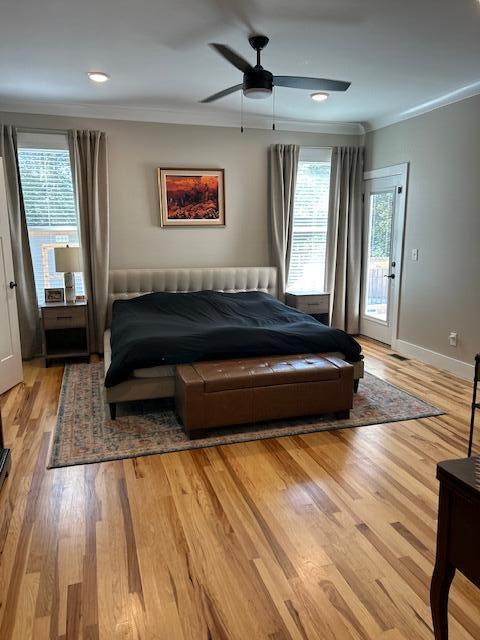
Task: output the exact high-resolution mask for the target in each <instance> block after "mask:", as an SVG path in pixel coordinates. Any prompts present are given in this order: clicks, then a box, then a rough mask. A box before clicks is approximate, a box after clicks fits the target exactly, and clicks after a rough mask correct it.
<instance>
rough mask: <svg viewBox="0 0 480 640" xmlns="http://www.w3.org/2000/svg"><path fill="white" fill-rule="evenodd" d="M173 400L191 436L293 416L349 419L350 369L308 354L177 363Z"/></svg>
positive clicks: (351, 371)
mask: <svg viewBox="0 0 480 640" xmlns="http://www.w3.org/2000/svg"><path fill="white" fill-rule="evenodd" d="M175 400H176V407H177V412H178V414H179V416H180V419H181V420H182V422H183V425H184V427H185V430H186V431H187V432H188V434H189V435H190V436H191V437H199V436H201V435H202V434H203V433H204V432H205V431H208V429H213V428H215V427H224V426H228V425H234V424H243V423H249V422H261V421H263V420H275V419H280V418H292V417H295V416H304V415H312V414H320V413H334V414H335V415H336V417H337V418H348V416H349V412H350V409H351V408H352V406H353V366H352V365H351V364H349V363H347V362H345V361H343V360H340V358H335V357H333V356H325V357H322V356H318V355H313V354H303V355H295V356H272V357H264V358H245V359H241V360H218V361H212V362H197V363H193V364H183V365H177V368H176V378H175Z"/></svg>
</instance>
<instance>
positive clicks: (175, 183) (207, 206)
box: [157, 168, 225, 227]
mask: <svg viewBox="0 0 480 640" xmlns="http://www.w3.org/2000/svg"><path fill="white" fill-rule="evenodd" d="M157 176H158V189H159V196H160V222H161V226H162V227H224V226H225V171H224V169H182V168H175V169H164V168H158V169H157Z"/></svg>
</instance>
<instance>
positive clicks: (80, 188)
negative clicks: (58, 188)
mask: <svg viewBox="0 0 480 640" xmlns="http://www.w3.org/2000/svg"><path fill="white" fill-rule="evenodd" d="M68 143H69V148H70V159H71V163H72V174H73V183H74V186H75V197H76V200H77V210H78V215H79V222H80V237H81V246H82V257H83V277H84V282H85V292H86V295H87V300H88V316H89V318H88V319H89V333H90V350H91V351H92V352H98V353H103V333H104V331H105V324H106V317H107V299H108V271H109V244H110V222H109V204H108V167H107V143H106V136H105V133H104V132H102V131H77V130H71V131H69V132H68Z"/></svg>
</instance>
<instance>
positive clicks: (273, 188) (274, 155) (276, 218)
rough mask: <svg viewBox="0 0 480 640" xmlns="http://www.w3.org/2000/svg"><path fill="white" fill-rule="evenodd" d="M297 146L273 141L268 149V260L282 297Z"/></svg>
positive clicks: (297, 153) (286, 267) (296, 162)
mask: <svg viewBox="0 0 480 640" xmlns="http://www.w3.org/2000/svg"><path fill="white" fill-rule="evenodd" d="M299 152H300V147H299V146H297V145H294V144H275V145H272V146H271V147H270V150H269V196H270V202H269V213H270V238H271V254H272V262H273V264H274V265H275V266H276V267H277V269H278V295H279V298H280V300H282V301H284V300H285V288H286V286H287V278H288V267H289V264H290V253H291V245H292V219H293V200H294V196H295V184H296V181H297V168H298V156H299Z"/></svg>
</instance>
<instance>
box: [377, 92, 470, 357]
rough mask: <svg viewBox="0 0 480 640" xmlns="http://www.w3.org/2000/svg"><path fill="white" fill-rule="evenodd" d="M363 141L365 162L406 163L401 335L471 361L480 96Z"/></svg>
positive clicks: (378, 163) (384, 130)
mask: <svg viewBox="0 0 480 640" xmlns="http://www.w3.org/2000/svg"><path fill="white" fill-rule="evenodd" d="M366 146H367V159H366V168H367V169H377V168H380V167H384V166H388V165H392V164H398V163H400V162H407V161H408V162H409V163H410V175H409V188H408V197H407V219H406V234H405V254H404V263H403V265H404V266H403V278H402V283H401V306H400V322H399V338H400V339H401V340H403V341H405V342H407V343H413V344H414V345H418V346H420V347H423V348H425V349H428V350H431V351H434V352H436V353H439V354H442V355H444V356H449V357H450V358H454V359H457V360H461V361H464V362H468V363H472V362H473V357H474V355H475V353H477V352H478V351H480V96H476V97H474V98H470V99H468V100H465V101H462V102H457V103H455V104H452V105H449V106H447V107H443V108H441V109H437V110H435V111H432V112H430V113H427V114H424V115H422V116H418V117H416V118H412V119H410V120H406V121H404V122H400V123H397V124H394V125H391V126H389V127H386V128H384V129H380V130H378V131H374V132H371V133H368V134H367V136H366ZM415 248H417V249H419V260H418V262H412V261H411V259H410V256H411V252H412V249H415ZM450 331H457V332H458V335H459V341H458V346H457V347H451V346H449V344H448V334H449V332H450ZM417 355H418V354H417ZM424 356H426V357H427V358H428V357H429V354H424ZM438 364H441V362H440V361H438ZM443 364H445V366H447V365H448V364H449V363H448V361H447V360H445V361H444V362H443ZM450 364H452V363H450ZM450 368H451V367H450Z"/></svg>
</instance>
